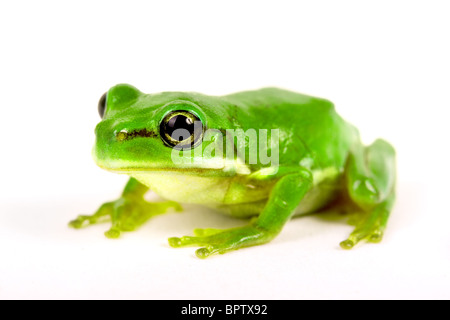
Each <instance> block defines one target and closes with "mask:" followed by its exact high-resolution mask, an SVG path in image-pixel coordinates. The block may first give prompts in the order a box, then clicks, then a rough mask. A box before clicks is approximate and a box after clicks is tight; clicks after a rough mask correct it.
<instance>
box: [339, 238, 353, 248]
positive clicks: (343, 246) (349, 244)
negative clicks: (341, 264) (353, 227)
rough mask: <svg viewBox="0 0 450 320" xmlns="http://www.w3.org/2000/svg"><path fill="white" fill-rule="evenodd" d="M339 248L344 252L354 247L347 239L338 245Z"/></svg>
mask: <svg viewBox="0 0 450 320" xmlns="http://www.w3.org/2000/svg"><path fill="white" fill-rule="evenodd" d="M340 246H341V248H342V249H344V250H350V249H353V247H354V246H355V243H354V242H353V241H352V240H349V239H347V240H345V241H342V242H341V243H340Z"/></svg>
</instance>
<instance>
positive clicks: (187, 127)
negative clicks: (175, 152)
mask: <svg viewBox="0 0 450 320" xmlns="http://www.w3.org/2000/svg"><path fill="white" fill-rule="evenodd" d="M159 131H160V136H161V139H162V140H163V141H164V143H165V144H166V145H168V146H170V147H174V148H177V149H178V148H179V149H189V148H192V147H195V146H196V145H197V144H198V142H201V138H202V136H203V124H202V122H201V121H200V119H199V118H198V117H197V116H196V115H195V114H193V113H191V112H189V111H184V110H177V111H172V112H170V113H169V114H167V115H166V116H165V117H164V119H163V120H162V121H161V124H160V126H159Z"/></svg>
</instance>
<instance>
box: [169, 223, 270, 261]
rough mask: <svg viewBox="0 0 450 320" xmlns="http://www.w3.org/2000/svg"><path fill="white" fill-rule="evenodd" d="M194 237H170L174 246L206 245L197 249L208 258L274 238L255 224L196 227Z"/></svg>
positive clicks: (199, 254)
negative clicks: (218, 227)
mask: <svg viewBox="0 0 450 320" xmlns="http://www.w3.org/2000/svg"><path fill="white" fill-rule="evenodd" d="M194 234H195V235H196V236H194V237H189V236H187V237H181V238H176V237H174V238H170V239H169V244H170V246H172V247H173V248H181V247H190V246H204V247H203V248H200V249H198V250H197V251H196V255H197V257H199V258H202V259H204V258H207V257H209V256H210V255H213V254H217V253H219V254H224V253H226V252H228V251H231V250H237V249H240V248H245V247H250V246H255V245H259V244H263V243H267V242H269V241H270V240H272V239H273V238H274V235H273V234H272V233H270V232H268V231H265V230H262V229H260V228H257V227H254V226H246V227H240V228H234V229H227V230H220V229H196V230H195V231H194Z"/></svg>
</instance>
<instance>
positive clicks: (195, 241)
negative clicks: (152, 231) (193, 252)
mask: <svg viewBox="0 0 450 320" xmlns="http://www.w3.org/2000/svg"><path fill="white" fill-rule="evenodd" d="M201 243H202V241H201V240H200V237H189V236H186V237H181V238H178V237H172V238H169V245H170V246H171V247H172V248H181V247H188V246H193V245H201Z"/></svg>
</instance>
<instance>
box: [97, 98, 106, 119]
mask: <svg viewBox="0 0 450 320" xmlns="http://www.w3.org/2000/svg"><path fill="white" fill-rule="evenodd" d="M105 112H106V92H105V93H104V94H103V95H102V97H101V98H100V100H99V101H98V114H99V115H100V118H102V119H103V117H104V116H105Z"/></svg>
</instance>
